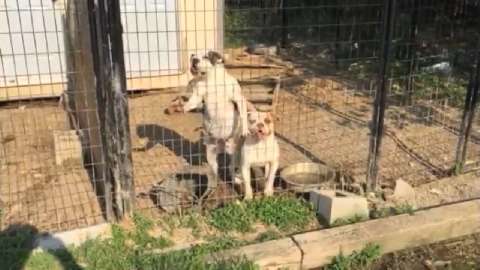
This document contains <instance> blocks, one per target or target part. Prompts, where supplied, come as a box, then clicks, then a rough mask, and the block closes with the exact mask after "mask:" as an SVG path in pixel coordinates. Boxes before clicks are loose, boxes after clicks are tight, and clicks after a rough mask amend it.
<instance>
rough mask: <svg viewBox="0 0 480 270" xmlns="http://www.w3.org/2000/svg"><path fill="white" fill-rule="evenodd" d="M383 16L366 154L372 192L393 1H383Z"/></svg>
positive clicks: (392, 16)
mask: <svg viewBox="0 0 480 270" xmlns="http://www.w3.org/2000/svg"><path fill="white" fill-rule="evenodd" d="M384 3H385V4H384V15H383V34H382V56H381V59H380V70H379V74H378V84H377V85H378V89H377V93H376V95H375V102H374V108H373V116H372V124H371V135H370V148H369V149H370V150H369V153H368V168H367V190H368V191H374V190H375V189H376V188H377V178H378V161H379V159H380V150H381V145H382V137H383V134H384V117H385V109H386V106H387V81H388V76H387V70H388V66H389V61H390V49H391V45H392V34H393V29H392V27H393V20H394V15H395V4H396V1H395V0H385V2H384Z"/></svg>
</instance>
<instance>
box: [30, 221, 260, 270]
mask: <svg viewBox="0 0 480 270" xmlns="http://www.w3.org/2000/svg"><path fill="white" fill-rule="evenodd" d="M137 218H138V217H137ZM135 223H136V224H138V226H139V227H136V228H135V230H140V231H142V230H146V229H147V228H149V225H148V224H149V222H148V221H147V220H144V219H143V218H140V219H136V221H135ZM143 225H147V226H143ZM134 237H136V236H135V235H134V234H129V233H128V232H127V231H125V230H123V229H122V228H120V227H119V226H113V227H112V237H111V238H109V239H92V240H89V241H87V242H85V243H84V244H83V245H82V246H80V247H78V248H75V249H72V251H71V253H72V254H74V258H75V260H76V261H77V262H79V263H81V264H82V265H83V266H84V269H85V270H90V269H91V270H94V269H102V270H114V269H115V270H131V269H142V270H144V269H145V270H148V269H176V270H177V269H178V270H190V269H195V270H197V269H198V270H204V269H205V270H222V269H227V270H230V269H231V270H254V269H258V267H257V266H256V265H255V264H254V263H253V262H251V261H249V260H247V259H245V258H242V257H237V258H228V259H225V258H210V257H209V255H210V254H212V253H214V252H217V251H221V250H224V249H229V248H233V247H237V246H240V245H243V244H244V242H242V241H238V240H236V239H234V238H232V237H219V238H212V239H210V241H209V242H207V243H205V244H202V245H198V246H195V247H193V248H191V249H188V250H179V251H173V252H168V253H158V252H156V251H155V250H154V249H153V246H151V245H144V246H139V247H137V248H136V249H134V248H133V247H132V244H131V242H132V241H133V242H134ZM27 266H29V267H30V266H31V267H30V268H27V269H28V270H30V269H31V270H44V269H45V270H47V269H49V270H50V269H54V270H56V269H63V268H62V267H59V264H58V262H57V261H56V259H55V257H53V256H50V255H49V254H47V253H38V254H35V255H33V256H32V257H31V258H30V260H29V263H28V264H27ZM63 266H65V264H63ZM65 269H78V268H74V267H68V268H65Z"/></svg>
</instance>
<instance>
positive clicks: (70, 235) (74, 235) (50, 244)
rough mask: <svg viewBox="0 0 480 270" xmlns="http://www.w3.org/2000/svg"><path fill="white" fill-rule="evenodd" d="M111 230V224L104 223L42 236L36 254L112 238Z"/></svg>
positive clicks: (39, 238)
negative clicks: (101, 238) (92, 240)
mask: <svg viewBox="0 0 480 270" xmlns="http://www.w3.org/2000/svg"><path fill="white" fill-rule="evenodd" d="M110 228H111V226H110V224H108V223H103V224H99V225H95V226H91V227H86V228H82V229H76V230H71V231H66V232H60V233H55V234H46V235H42V236H39V237H38V238H37V239H36V240H35V247H36V248H35V250H34V252H39V251H45V250H58V249H64V248H66V247H69V246H79V245H81V244H83V243H84V242H85V241H87V240H89V239H95V238H97V237H110V233H111V231H110Z"/></svg>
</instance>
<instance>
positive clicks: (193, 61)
mask: <svg viewBox="0 0 480 270" xmlns="http://www.w3.org/2000/svg"><path fill="white" fill-rule="evenodd" d="M199 63H200V59H198V57H196V55H194V54H192V55H191V56H190V72H191V73H192V75H194V76H196V75H198V73H199V69H198V64H199Z"/></svg>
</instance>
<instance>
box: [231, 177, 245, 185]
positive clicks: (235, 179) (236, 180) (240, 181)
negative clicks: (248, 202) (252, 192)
mask: <svg viewBox="0 0 480 270" xmlns="http://www.w3.org/2000/svg"><path fill="white" fill-rule="evenodd" d="M233 183H234V184H236V185H241V184H243V179H242V177H241V176H239V175H235V176H234V177H233Z"/></svg>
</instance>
